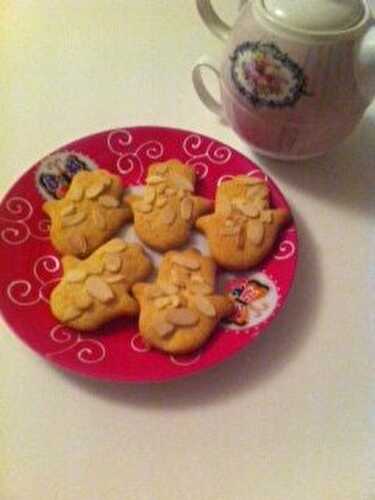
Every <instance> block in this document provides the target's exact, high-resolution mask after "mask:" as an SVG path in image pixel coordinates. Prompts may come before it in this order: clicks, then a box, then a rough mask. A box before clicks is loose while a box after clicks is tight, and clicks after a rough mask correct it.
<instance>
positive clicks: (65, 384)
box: [0, 0, 375, 500]
mask: <svg viewBox="0 0 375 500" xmlns="http://www.w3.org/2000/svg"><path fill="white" fill-rule="evenodd" d="M235 4H236V2H234V1H233V2H232V1H230V0H217V1H216V5H217V6H218V8H220V7H221V9H222V12H224V14H225V15H226V16H227V19H228V20H229V19H231V18H232V17H233V15H234V5H235ZM221 49H222V46H221V44H220V42H219V41H218V40H216V39H215V38H213V37H212V36H211V35H210V34H209V32H208V31H207V30H206V29H205V27H204V26H203V24H202V23H201V22H200V20H199V18H198V14H197V12H196V9H195V2H194V1H193V0H188V1H185V0H9V1H5V2H1V3H0V110H1V132H0V159H1V163H0V169H1V178H0V194H1V195H3V194H5V192H6V191H7V189H8V188H9V187H10V186H11V185H12V183H13V181H14V180H16V179H17V177H18V176H19V175H20V174H21V173H23V172H24V171H25V170H26V169H27V168H28V167H29V166H31V165H32V164H33V163H35V162H36V161H37V160H39V159H40V158H41V157H43V156H44V155H46V154H47V153H48V152H50V151H52V150H54V149H55V148H56V147H58V146H61V145H63V144H64V143H66V142H69V141H71V140H73V139H75V138H79V137H81V136H84V135H87V134H90V133H93V132H97V131H100V130H103V129H108V128H114V127H123V126H125V127H126V126H133V125H148V124H158V125H164V126H173V127H180V128H185V129H190V130H194V131H198V132H201V133H204V134H207V135H209V136H212V137H215V138H217V139H218V140H221V141H223V142H226V143H228V144H230V145H231V146H232V147H234V148H236V149H238V150H239V151H241V152H243V153H244V154H246V155H248V156H249V157H252V154H251V152H250V150H249V148H248V147H247V146H245V145H244V144H243V143H242V142H241V141H240V140H239V139H238V138H237V137H236V136H235V135H234V133H233V132H232V131H231V130H230V129H228V128H226V127H225V126H224V125H223V124H221V123H219V121H218V120H217V119H216V118H215V117H214V116H213V115H211V114H210V113H209V112H208V111H207V110H206V109H205V108H204V107H203V106H202V105H201V104H200V102H199V100H198V98H197V97H196V96H195V94H194V90H193V88H192V85H191V77H190V71H191V67H192V65H193V63H194V61H195V60H196V59H197V58H198V57H199V56H200V55H202V54H203V53H208V54H211V55H218V54H220V51H221ZM257 162H258V163H259V164H260V165H262V166H263V167H264V168H265V170H266V171H267V172H268V173H269V174H270V175H271V176H273V178H274V179H275V180H276V182H277V183H278V184H279V186H280V188H281V189H282V190H283V191H284V193H285V195H286V196H287V197H288V198H289V200H291V203H292V207H293V209H294V214H295V218H296V222H297V224H298V229H299V235H300V245H301V256H300V264H299V270H298V275H297V280H296V284H295V287H294V290H293V292H292V294H291V296H290V299H289V301H288V304H287V307H286V308H285V309H284V311H283V312H282V313H281V314H280V316H279V317H278V318H277V319H276V321H275V322H274V323H273V324H272V326H271V327H270V328H269V330H268V331H267V333H265V334H264V335H263V336H262V337H261V338H260V339H259V341H258V342H257V343H256V344H254V345H252V346H251V347H250V348H248V349H247V350H245V351H244V352H243V353H241V354H240V355H238V356H236V357H235V358H234V359H232V360H231V361H229V362H226V363H224V364H222V365H221V366H219V367H217V368H215V369H213V370H211V371H209V372H206V373H202V374H200V375H198V376H195V377H193V378H190V379H186V380H181V381H176V382H173V383H169V384H166V385H152V386H149V385H145V386H133V385H126V384H120V385H112V384H108V383H101V382H96V381H87V380H84V379H81V378H79V377H75V376H67V375H66V374H64V373H62V372H60V371H58V370H56V369H54V368H52V367H51V366H50V365H49V364H47V363H46V362H45V361H43V360H42V359H41V358H39V357H38V356H36V355H34V354H33V353H32V352H31V351H30V350H29V349H28V348H26V347H25V346H24V345H23V344H22V343H21V342H20V341H19V340H18V339H17V337H16V336H14V335H13V334H11V333H10V332H9V329H8V327H7V326H5V324H4V322H2V323H1V326H2V332H1V333H2V334H1V335H0V392H1V394H0V395H1V399H0V415H1V420H0V429H1V431H0V498H1V499H2V500H120V499H121V500H123V499H126V500H127V499H129V500H175V499H179V500H253V499H254V500H346V499H347V500H370V499H372V500H373V499H374V498H375V481H374V470H375V460H374V455H375V447H374V435H375V415H374V414H375V410H374V400H375V397H374V396H375V394H374V392H375V391H374V383H373V380H374V354H375V349H374V345H375V342H374V334H375V328H374V326H375V315H374V312H373V311H374V296H375V294H374V281H375V269H374V267H375V266H374V249H375V237H374V219H375V203H374V199H375V198H374V177H375V172H374V168H375V107H372V108H370V109H369V111H368V113H367V114H366V117H365V119H364V121H363V122H362V124H361V126H360V127H359V128H358V129H357V131H356V133H355V134H354V135H353V136H352V137H351V138H350V139H349V140H348V141H347V142H346V143H345V144H344V145H342V146H341V147H340V148H339V149H337V150H336V151H335V152H334V153H331V154H330V155H328V156H326V157H324V158H322V159H318V160H314V161H311V162H309V163H305V164H291V165H288V164H280V163H277V162H270V161H266V160H265V159H261V158H257Z"/></svg>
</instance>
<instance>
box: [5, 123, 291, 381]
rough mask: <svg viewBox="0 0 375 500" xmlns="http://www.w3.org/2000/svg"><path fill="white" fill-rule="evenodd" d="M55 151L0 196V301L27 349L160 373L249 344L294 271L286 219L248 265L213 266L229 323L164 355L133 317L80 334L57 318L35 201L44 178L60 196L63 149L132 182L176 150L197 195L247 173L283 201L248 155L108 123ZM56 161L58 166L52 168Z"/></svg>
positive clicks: (55, 271) (141, 376) (207, 361)
mask: <svg viewBox="0 0 375 500" xmlns="http://www.w3.org/2000/svg"><path fill="white" fill-rule="evenodd" d="M58 152H59V153H61V152H64V153H69V154H66V155H62V157H61V158H62V160H60V164H58V163H59V162H57V164H56V162H55V164H54V165H53V164H52V167H51V166H50V165H48V159H47V160H46V159H45V160H43V161H42V162H40V163H38V164H36V165H34V166H33V167H32V168H31V169H30V170H28V171H27V172H26V173H25V174H24V175H23V176H22V177H21V178H20V180H19V181H18V182H17V183H16V184H15V185H14V186H13V188H12V189H11V190H10V191H9V192H8V194H7V195H6V196H5V198H4V200H3V201H2V203H1V205H0V285H1V296H0V309H1V311H2V313H3V315H4V317H5V319H6V321H7V322H8V324H9V325H10V327H11V328H12V329H13V331H14V332H15V333H16V335H17V336H18V337H19V338H21V339H22V340H23V341H24V342H25V343H26V344H27V345H28V346H30V347H31V348H32V349H33V350H34V351H36V352H37V353H39V354H40V355H42V356H43V357H44V358H45V359H47V360H48V361H51V362H53V363H55V364H56V365H58V366H60V367H62V368H64V369H67V370H70V371H72V372H75V373H79V374H81V375H85V376H88V377H93V378H98V379H105V380H113V381H132V382H156V381H165V380H170V379H174V378H177V377H182V376H186V375H190V374H192V373H196V372H198V371H200V370H203V369H205V368H208V367H211V366H213V365H216V364H217V363H220V362H221V361H223V360H224V359H226V358H228V357H230V356H231V355H233V354H234V353H236V352H238V351H240V350H241V349H243V348H244V347H245V346H248V345H249V344H251V343H252V342H253V341H254V339H255V338H256V337H257V336H258V335H259V334H260V333H261V332H263V331H264V330H265V328H266V327H267V326H268V325H269V324H270V323H271V321H272V320H273V319H274V317H275V316H276V314H277V313H278V312H279V311H280V309H281V307H282V305H283V304H284V303H285V300H286V298H287V294H288V292H289V289H290V287H291V285H292V281H293V277H294V274H295V268H296V262H297V245H298V242H297V233H296V228H295V226H294V225H293V224H292V225H290V226H289V227H287V228H286V229H285V230H284V231H283V233H282V234H281V236H280V238H279V241H278V243H277V244H276V246H275V249H274V252H273V254H272V255H271V256H270V257H269V258H268V259H266V260H265V261H264V262H263V264H262V265H261V266H259V267H258V268H257V269H255V270H253V271H252V272H251V273H248V274H247V275H227V274H223V273H221V274H220V275H219V282H220V283H221V286H223V287H224V288H225V289H226V290H228V291H229V292H231V293H232V294H233V295H234V296H235V297H236V304H237V307H236V313H235V315H234V316H233V318H232V321H231V323H225V324H221V325H219V327H218V328H217V330H216V331H215V333H214V334H213V335H212V337H211V340H210V341H209V342H208V343H207V344H206V345H205V346H204V347H203V348H202V349H201V350H199V351H198V352H196V353H194V354H192V355H189V356H169V355H166V354H163V353H160V352H157V351H153V350H152V351H150V350H148V349H147V348H146V347H145V346H144V344H143V343H142V340H141V338H140V336H139V333H138V329H137V321H128V320H126V319H120V320H116V321H115V322H112V323H110V324H108V325H107V326H106V327H105V328H102V329H100V331H97V332H92V333H91V334H89V335H87V334H80V333H79V332H77V331H75V330H72V329H69V328H66V327H64V326H62V325H61V324H59V323H58V322H57V321H56V320H55V319H54V318H53V316H52V315H51V313H50V311H49V306H48V297H49V293H50V291H51V289H52V288H53V287H54V286H55V285H56V282H57V281H58V280H59V278H60V276H61V266H60V262H59V259H58V256H57V254H56V252H55V251H54V249H53V248H52V246H51V244H50V242H49V239H48V220H47V219H46V217H45V216H44V214H43V212H42V209H41V207H42V203H43V201H44V198H45V197H48V194H47V190H46V188H47V187H48V188H49V191H50V192H52V193H57V195H60V196H61V194H62V193H63V192H64V190H65V189H66V186H65V187H64V183H65V184H66V182H68V180H67V179H68V177H69V175H71V174H72V172H71V171H69V169H68V167H67V165H68V164H67V163H66V162H65V159H66V158H70V160H69V161H70V162H71V163H70V164H69V165H70V166H69V165H68V166H69V168H70V169H71V170H75V169H76V168H81V167H82V166H87V167H88V168H92V167H95V163H96V164H98V165H100V166H101V167H102V168H106V169H108V170H109V171H111V172H114V173H117V174H119V175H121V177H122V178H123V181H124V184H125V185H132V186H135V185H137V184H142V182H143V180H144V178H145V174H146V172H147V169H148V166H149V165H150V164H151V163H153V162H155V161H164V160H167V159H171V158H177V159H179V160H181V161H182V162H184V163H186V164H188V165H191V167H192V168H195V170H196V172H197V174H198V177H199V182H198V183H197V191H198V193H199V194H201V195H204V196H207V197H210V198H213V197H214V194H215V189H216V185H217V184H218V183H220V182H221V181H222V180H223V179H226V178H230V177H231V176H234V175H238V174H248V175H250V174H251V175H255V176H257V177H260V178H264V179H266V180H267V182H268V185H269V187H270V189H271V193H272V205H273V206H274V207H288V205H287V202H286V201H285V199H284V197H283V195H282V194H281V193H280V191H279V190H278V188H277V187H276V186H275V184H274V183H273V182H272V181H271V180H270V179H269V178H267V177H266V176H265V174H264V173H263V172H262V171H261V170H260V168H259V167H257V166H256V165H255V164H254V163H252V162H251V161H250V160H248V159H247V158H245V157H244V156H242V155H241V154H240V153H238V152H236V151H234V150H233V149H232V148H230V147H229V146H226V145H224V144H222V143H219V142H217V141H215V140H213V139H210V138H208V137H205V136H202V135H200V134H197V133H192V132H187V131H183V130H176V129H169V128H160V127H135V128H128V129H117V130H111V131H106V132H101V133H99V134H96V135H92V136H90V137H86V138H83V139H80V140H78V141H75V142H72V143H71V144H68V145H67V146H64V147H62V148H61V149H59V150H58ZM52 158H53V157H52ZM66 161H68V160H66ZM64 162H65V163H64ZM46 164H47V166H46ZM51 168H52V170H54V171H55V173H56V172H60V174H57V177H55V178H54V177H53V176H51V175H50V174H51V172H50V173H48V172H47V176H44V177H43V176H41V173H43V172H44V173H46V171H48V170H49V169H51ZM61 168H63V169H68V170H64V172H63V173H61ZM48 175H50V177H49V178H48ZM58 175H60V178H59V177H58ZM67 175H68V177H67ZM56 182H59V185H58V186H56ZM193 244H194V245H198V246H201V248H203V250H205V248H204V247H205V240H204V238H203V237H197V236H194V237H193ZM275 340H276V339H275Z"/></svg>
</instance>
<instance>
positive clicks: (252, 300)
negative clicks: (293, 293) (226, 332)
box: [222, 273, 278, 330]
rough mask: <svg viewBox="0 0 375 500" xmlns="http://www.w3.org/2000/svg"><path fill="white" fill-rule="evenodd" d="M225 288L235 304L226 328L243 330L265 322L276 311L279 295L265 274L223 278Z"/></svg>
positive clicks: (227, 319)
mask: <svg viewBox="0 0 375 500" xmlns="http://www.w3.org/2000/svg"><path fill="white" fill-rule="evenodd" d="M222 286H223V288H224V290H225V291H226V293H227V294H229V297H231V299H232V300H233V302H234V311H233V313H232V315H231V316H229V317H228V318H226V319H225V320H224V322H225V327H226V328H229V329H233V330H242V329H246V328H249V327H252V326H256V325H258V324H259V323H262V322H263V321H265V320H266V319H267V318H268V317H269V316H270V315H271V314H272V313H273V311H274V310H275V308H276V306H277V303H278V293H277V289H276V286H275V284H274V283H273V281H272V280H271V279H270V278H269V277H268V276H267V275H266V274H264V273H256V274H252V275H248V276H242V277H241V278H238V276H237V277H236V276H235V275H230V276H228V275H227V276H226V277H224V278H223V285H222Z"/></svg>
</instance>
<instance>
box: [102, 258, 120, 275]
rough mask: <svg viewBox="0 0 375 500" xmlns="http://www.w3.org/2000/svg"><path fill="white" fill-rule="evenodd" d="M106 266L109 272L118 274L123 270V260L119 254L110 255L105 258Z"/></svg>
mask: <svg viewBox="0 0 375 500" xmlns="http://www.w3.org/2000/svg"><path fill="white" fill-rule="evenodd" d="M104 266H105V268H106V269H107V271H110V272H111V273H117V271H119V270H120V269H121V266H122V259H121V257H120V255H119V254H118V253H110V254H107V255H105V256H104Z"/></svg>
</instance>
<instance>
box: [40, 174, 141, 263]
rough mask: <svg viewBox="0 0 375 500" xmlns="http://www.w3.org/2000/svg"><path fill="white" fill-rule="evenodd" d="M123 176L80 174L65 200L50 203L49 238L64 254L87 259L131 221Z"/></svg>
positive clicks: (45, 208) (44, 208) (73, 182)
mask: <svg viewBox="0 0 375 500" xmlns="http://www.w3.org/2000/svg"><path fill="white" fill-rule="evenodd" d="M123 191H124V190H123V187H122V183H121V179H120V177H118V176H117V175H112V174H110V173H108V172H107V171H106V170H101V169H98V170H95V171H92V172H88V171H81V172H79V173H78V174H77V175H75V176H74V178H73V180H72V183H71V185H70V187H69V189H68V191H67V193H66V195H65V196H64V198H63V199H62V200H57V201H47V202H45V203H44V205H43V210H44V212H46V213H47V214H48V215H49V216H50V218H51V229H50V237H51V241H52V244H53V246H54V247H55V248H56V250H57V251H58V252H59V253H60V254H62V255H75V256H77V257H86V256H87V255H90V253H91V252H92V251H93V250H95V249H96V248H98V247H99V246H100V245H102V244H103V243H104V242H105V241H107V240H108V239H109V238H111V237H112V236H113V235H114V234H115V233H116V232H117V231H118V230H119V229H120V228H121V227H122V225H123V224H124V223H125V222H127V221H130V220H131V219H132V213H131V209H130V207H129V206H128V204H127V203H126V202H125V201H124V200H123Z"/></svg>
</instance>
